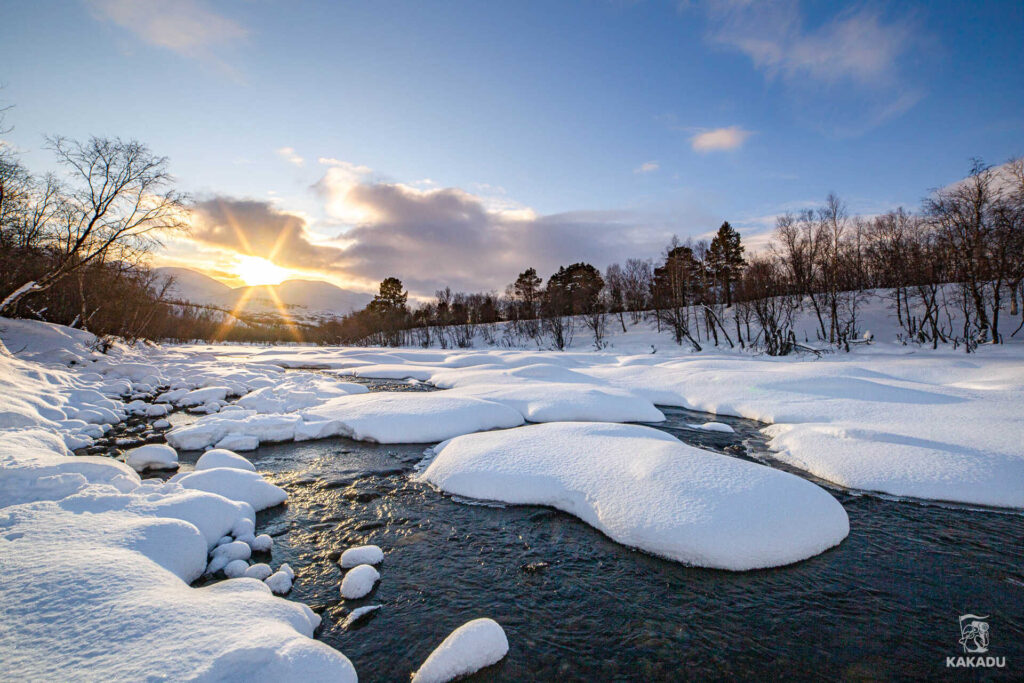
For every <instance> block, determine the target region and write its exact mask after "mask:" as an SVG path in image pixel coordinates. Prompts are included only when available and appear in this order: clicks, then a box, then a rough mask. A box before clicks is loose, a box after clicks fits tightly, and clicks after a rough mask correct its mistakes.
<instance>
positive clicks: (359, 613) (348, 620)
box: [341, 605, 382, 628]
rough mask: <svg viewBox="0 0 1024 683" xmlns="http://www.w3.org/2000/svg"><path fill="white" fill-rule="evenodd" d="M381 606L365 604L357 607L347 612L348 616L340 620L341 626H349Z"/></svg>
mask: <svg viewBox="0 0 1024 683" xmlns="http://www.w3.org/2000/svg"><path fill="white" fill-rule="evenodd" d="M381 607H382V605H366V606H365V607H357V608H356V609H354V610H352V611H351V612H349V614H348V616H347V617H345V621H343V622H341V627H342V628H351V627H352V626H354V625H355V624H356V623H358V622H359V621H362V620H363V619H365V618H366V617H367V616H368V615H370V614H372V613H374V612H376V611H377V610H379V609H380V608H381Z"/></svg>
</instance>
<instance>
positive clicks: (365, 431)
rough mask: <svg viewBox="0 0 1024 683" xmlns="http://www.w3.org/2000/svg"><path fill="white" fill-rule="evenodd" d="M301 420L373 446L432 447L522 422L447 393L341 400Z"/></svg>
mask: <svg viewBox="0 0 1024 683" xmlns="http://www.w3.org/2000/svg"><path fill="white" fill-rule="evenodd" d="M302 416H303V419H304V420H305V421H306V422H307V423H309V422H314V423H316V422H321V423H324V422H326V423H327V424H328V425H332V427H330V429H332V430H337V431H335V433H340V434H344V435H346V436H350V437H351V438H353V439H359V440H361V441H375V442H377V443H432V442H437V441H443V440H444V439H450V438H451V437H453V436H458V435H460V434H468V433H470V432H479V431H483V430H487V429H501V428H505V427H515V426H518V425H521V424H522V423H523V416H522V415H521V414H520V413H519V412H518V411H515V410H513V409H511V408H509V407H507V406H504V405H501V404H498V403H495V402H493V401H483V400H480V399H477V398H470V397H465V396H453V395H451V393H450V392H447V391H436V392H430V393H406V394H402V393H386V392H380V393H370V394H360V395H357V396H343V397H341V398H335V399H331V400H329V401H327V402H325V403H324V404H323V405H321V406H318V407H316V408H311V409H309V410H306V411H303V413H302ZM325 428H327V427H326V426H325Z"/></svg>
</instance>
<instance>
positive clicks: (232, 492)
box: [172, 467, 288, 512]
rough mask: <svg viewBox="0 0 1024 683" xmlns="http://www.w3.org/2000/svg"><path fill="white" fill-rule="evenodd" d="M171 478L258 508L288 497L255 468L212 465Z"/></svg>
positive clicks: (188, 486) (257, 509)
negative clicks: (210, 467)
mask: <svg viewBox="0 0 1024 683" xmlns="http://www.w3.org/2000/svg"><path fill="white" fill-rule="evenodd" d="M172 481H174V482H175V483H177V484H178V485H179V486H182V487H184V488H187V489H198V490H200V491H208V492H210V493H216V494H218V495H221V496H224V497H225V498H230V499H231V500H240V501H245V502H246V503H248V504H249V505H252V507H253V509H254V510H256V511H257V512H259V511H260V510H265V509H266V508H269V507H274V506H275V505H280V504H281V503H283V502H284V501H285V500H287V499H288V494H287V493H286V492H285V490H284V489H283V488H281V487H280V486H275V485H273V484H271V483H270V482H269V481H267V480H266V479H264V478H263V477H261V476H260V475H259V474H257V473H256V472H250V471H247V470H240V469H236V468H235V467H215V468H213V469H208V470H196V471H195V472H189V473H188V474H185V475H182V476H180V477H178V476H175V477H174V478H172Z"/></svg>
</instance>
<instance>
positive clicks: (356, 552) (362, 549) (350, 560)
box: [338, 545, 384, 569]
mask: <svg viewBox="0 0 1024 683" xmlns="http://www.w3.org/2000/svg"><path fill="white" fill-rule="evenodd" d="M383 560H384V551H382V550H381V549H380V547H378V546H375V545H357V546H355V547H353V548H349V549H348V550H346V551H345V552H343V553H342V554H341V559H340V560H339V561H338V564H340V565H341V568H342V569H350V568H352V567H355V566H356V565H360V564H371V565H373V564H380V563H381V562H382V561H383Z"/></svg>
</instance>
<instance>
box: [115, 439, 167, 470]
mask: <svg viewBox="0 0 1024 683" xmlns="http://www.w3.org/2000/svg"><path fill="white" fill-rule="evenodd" d="M125 462H126V463H128V465H129V466H130V467H132V468H133V469H134V470H135V471H136V472H142V471H143V470H173V469H176V468H177V467H178V452H177V451H176V450H174V449H173V448H171V447H170V446H168V445H167V444H163V443H150V444H146V445H145V446H139V447H138V448H136V449H135V450H133V451H129V452H128V455H127V457H125Z"/></svg>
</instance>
